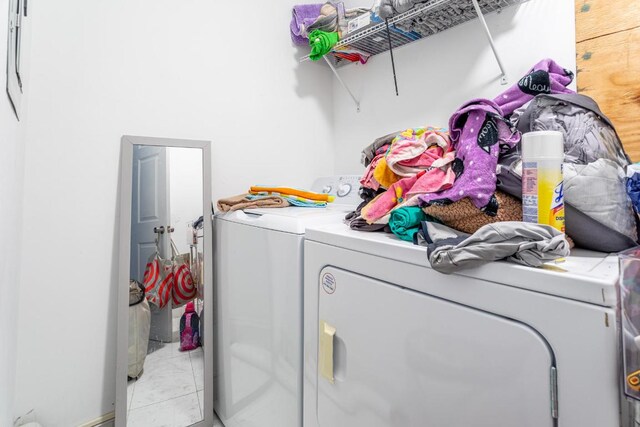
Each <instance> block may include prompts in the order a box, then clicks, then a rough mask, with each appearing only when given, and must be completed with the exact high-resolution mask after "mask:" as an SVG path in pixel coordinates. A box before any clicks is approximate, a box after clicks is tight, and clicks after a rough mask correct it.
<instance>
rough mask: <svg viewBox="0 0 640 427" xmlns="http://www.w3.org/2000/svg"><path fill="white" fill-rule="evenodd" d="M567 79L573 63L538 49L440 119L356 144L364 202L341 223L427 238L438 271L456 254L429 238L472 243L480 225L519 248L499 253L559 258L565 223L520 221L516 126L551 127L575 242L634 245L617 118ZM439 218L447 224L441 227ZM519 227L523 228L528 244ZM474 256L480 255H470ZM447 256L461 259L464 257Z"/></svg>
mask: <svg viewBox="0 0 640 427" xmlns="http://www.w3.org/2000/svg"><path fill="white" fill-rule="evenodd" d="M572 81H573V73H572V72H571V71H569V70H566V69H565V68H563V67H561V66H560V65H558V64H557V63H556V62H554V61H553V60H551V59H545V60H542V61H540V62H539V63H537V64H536V65H535V66H534V67H533V68H532V69H531V70H530V71H529V72H528V73H527V74H526V75H525V76H524V77H523V78H522V79H520V80H519V81H518V82H517V84H515V85H513V86H512V87H511V88H509V89H508V90H506V91H505V92H504V93H501V94H499V95H498V96H497V97H496V98H494V99H493V100H489V99H474V100H471V101H469V102H467V103H465V104H463V105H462V106H461V107H460V108H459V109H458V111H456V112H455V113H454V114H453V115H452V116H451V118H450V120H449V128H448V129H444V128H438V127H424V128H413V129H408V130H405V131H400V132H394V133H391V134H389V135H385V136H383V137H380V138H378V139H376V140H375V141H374V142H373V143H372V144H370V145H369V146H367V147H366V148H365V149H364V150H363V151H362V163H363V165H364V166H365V167H366V169H365V172H364V174H363V176H362V178H361V180H360V183H361V186H362V187H361V190H360V194H361V196H362V198H363V202H362V203H361V204H360V206H358V208H357V209H356V210H355V211H354V212H352V213H350V214H349V215H347V217H346V219H345V220H346V222H347V223H348V224H349V226H350V227H351V228H352V229H354V230H361V231H386V232H391V233H394V234H395V235H397V236H398V237H399V238H401V239H403V240H407V241H412V242H414V243H415V244H420V245H424V246H428V247H429V253H430V254H435V253H437V254H438V255H437V256H435V258H434V257H432V256H431V255H430V259H431V261H432V265H433V267H434V268H436V269H440V270H441V271H446V270H447V269H446V268H441V267H438V266H442V265H445V264H446V263H444V261H443V260H445V259H449V260H450V261H451V260H452V259H454V258H453V255H452V253H448V254H446V255H445V254H443V252H442V249H440V250H438V251H436V248H437V247H440V246H442V245H444V246H445V247H447V248H448V249H447V250H454V249H456V248H458V249H459V248H460V247H465V248H467V249H465V250H466V251H468V248H469V246H470V245H471V246H473V245H477V244H478V242H482V241H486V239H487V237H486V236H487V235H491V236H492V237H491V239H492V240H491V242H492V245H493V246H494V247H495V244H496V239H498V240H499V239H500V236H502V238H503V240H504V242H506V241H509V242H510V243H513V244H510V245H507V246H508V247H509V250H514V251H516V252H513V253H510V254H507V255H505V254H504V253H503V252H500V257H501V258H509V259H511V260H518V262H521V263H524V264H527V265H533V266H539V265H541V264H542V263H544V262H546V261H548V260H549V259H554V258H562V257H565V256H567V255H568V251H569V242H567V240H566V239H565V235H564V234H563V233H561V232H559V231H557V230H555V229H553V228H552V227H549V226H543V225H538V224H530V223H524V222H522V202H521V198H522V161H521V151H520V139H521V136H522V134H523V133H527V132H532V131H540V130H555V131H560V132H562V133H563V136H564V141H565V159H564V198H565V216H566V234H567V236H568V238H569V241H570V242H571V244H572V245H576V246H580V247H583V248H587V249H592V250H598V251H604V252H617V251H621V250H624V249H627V248H629V247H632V246H634V245H636V242H637V240H638V232H637V224H636V221H637V218H638V217H637V216H636V214H635V211H634V204H633V203H632V199H631V198H630V194H632V195H634V196H635V198H634V201H636V202H637V208H638V211H640V173H639V174H637V175H636V179H637V180H636V181H633V182H631V181H630V182H631V184H629V185H628V187H629V192H627V178H626V168H627V166H628V165H629V164H630V160H629V157H628V156H627V154H626V153H625V151H624V149H623V147H622V144H621V142H620V139H619V138H618V135H617V133H616V131H615V128H614V126H613V124H612V123H611V121H610V120H609V119H608V118H607V117H606V116H605V115H604V114H603V113H602V112H601V111H600V109H599V108H598V105H597V104H596V102H595V101H594V100H593V99H591V98H589V97H587V96H584V95H579V94H576V93H574V92H573V91H572V90H570V89H569V88H567V86H568V85H569V84H570V83H571V82H572ZM434 224H435V225H434ZM514 224H516V225H514ZM443 227H444V228H449V229H450V230H451V231H450V232H448V233H446V232H445V233H443ZM433 230H437V232H434V231H433ZM514 230H517V233H515V232H514ZM476 233H481V234H482V233H484V237H483V238H482V239H479V236H478V235H476ZM487 233H488V234H487ZM514 233H515V234H514ZM516 234H517V236H520V237H522V236H528V237H526V239H525V240H526V241H527V244H522V243H523V242H522V241H520V240H521V239H520V237H517V236H516ZM442 236H446V238H442ZM496 236H498V237H496ZM508 236H511V237H508ZM514 239H515V240H514ZM560 240H562V241H563V242H566V243H567V244H566V245H565V244H560ZM515 241H517V242H515ZM443 242H444V243H443ZM504 242H503V243H504ZM514 242H515V243H514ZM516 243H517V244H516ZM532 244H535V245H533V246H532ZM459 245H462V246H459ZM534 246H535V248H533V247H534ZM522 251H526V254H523V252H522ZM532 251H533V252H532ZM489 252H490V251H489ZM484 255H485V256H486V258H485V261H490V260H493V259H495V258H493V257H494V256H495V254H490V253H484ZM472 258H473V259H474V260H478V259H482V257H481V256H480V255H478V254H477V253H476V254H475V255H474V256H473V257H472ZM436 260H439V261H438V262H437V263H436V262H434V261H436ZM451 262H454V261H451ZM454 264H456V265H458V266H459V267H458V268H462V267H461V266H462V265H463V264H464V263H462V264H461V263H459V262H458V261H455V262H454Z"/></svg>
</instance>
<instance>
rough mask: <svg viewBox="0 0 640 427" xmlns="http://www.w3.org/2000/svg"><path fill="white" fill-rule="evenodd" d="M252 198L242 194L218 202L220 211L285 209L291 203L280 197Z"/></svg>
mask: <svg viewBox="0 0 640 427" xmlns="http://www.w3.org/2000/svg"><path fill="white" fill-rule="evenodd" d="M249 196H251V195H250V194H240V195H237V196H232V197H227V198H224V199H220V200H218V210H220V211H222V212H230V211H237V210H240V209H256V208H285V207H287V206H289V202H287V201H286V200H285V199H283V198H282V197H280V196H257V197H256V196H253V197H251V198H250V197H249Z"/></svg>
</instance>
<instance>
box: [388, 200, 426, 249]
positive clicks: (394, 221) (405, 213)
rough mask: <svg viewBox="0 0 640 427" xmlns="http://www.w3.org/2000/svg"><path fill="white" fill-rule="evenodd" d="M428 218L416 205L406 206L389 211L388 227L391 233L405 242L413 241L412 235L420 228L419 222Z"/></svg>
mask: <svg viewBox="0 0 640 427" xmlns="http://www.w3.org/2000/svg"><path fill="white" fill-rule="evenodd" d="M428 218H429V216H428V215H427V214H425V213H424V212H422V209H420V208H419V207H417V206H408V207H404V208H399V209H396V210H394V211H391V217H390V218H389V227H390V228H391V231H392V232H393V234H395V235H396V236H398V237H399V238H400V239H402V240H406V241H407V242H413V237H414V236H415V235H416V233H417V232H418V230H419V229H420V223H421V222H422V221H426V220H427V219H428Z"/></svg>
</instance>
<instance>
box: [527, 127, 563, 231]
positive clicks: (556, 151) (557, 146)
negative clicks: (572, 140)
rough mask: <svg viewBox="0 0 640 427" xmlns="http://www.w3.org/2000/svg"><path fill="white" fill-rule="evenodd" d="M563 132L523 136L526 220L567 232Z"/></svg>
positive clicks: (545, 132)
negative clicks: (563, 172)
mask: <svg viewBox="0 0 640 427" xmlns="http://www.w3.org/2000/svg"><path fill="white" fill-rule="evenodd" d="M563 161H564V138H563V135H562V133H561V132H556V131H539V132H529V133H526V134H524V135H522V220H523V221H524V222H533V223H538V224H547V225H550V226H552V227H555V228H556V229H558V230H560V231H562V232H563V233H564V231H565V226H564V194H563V176H562V164H563Z"/></svg>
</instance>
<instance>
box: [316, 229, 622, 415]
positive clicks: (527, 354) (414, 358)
mask: <svg viewBox="0 0 640 427" xmlns="http://www.w3.org/2000/svg"><path fill="white" fill-rule="evenodd" d="M617 280H618V262H617V257H616V256H615V255H607V254H601V253H596V252H589V251H583V250H574V251H572V255H571V257H569V258H567V259H566V261H565V262H563V263H557V264H555V265H554V266H553V267H550V268H544V269H543V268H540V269H534V268H528V267H525V266H521V265H517V264H513V263H508V262H495V263H490V264H486V265H484V266H482V267H479V268H474V269H470V270H463V271H460V272H459V273H457V274H452V275H444V274H441V273H438V272H436V271H435V270H432V269H431V268H430V266H429V262H428V258H427V253H426V248H423V247H419V246H415V245H412V244H410V243H408V242H403V241H400V240H399V239H397V238H395V236H393V235H389V234H384V233H365V232H357V231H353V230H350V229H349V228H348V227H346V226H344V225H327V226H320V227H312V228H310V229H307V235H306V241H305V290H304V299H305V302H304V315H305V322H304V328H305V329H304V426H305V427H318V426H319V427H396V426H402V427H424V426H437V427H444V426H446V427H469V426H471V427H514V426H518V427H545V426H549V427H552V426H562V427H614V426H621V425H627V424H626V423H628V422H629V421H630V420H629V414H628V413H627V412H628V407H627V406H626V403H624V402H625V400H624V399H621V397H620V396H621V393H620V375H619V372H620V362H619V359H620V357H619V351H618V343H619V325H618V322H617V319H616V303H617V296H616V286H615V285H616V282H617ZM629 425H630V424H629Z"/></svg>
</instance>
